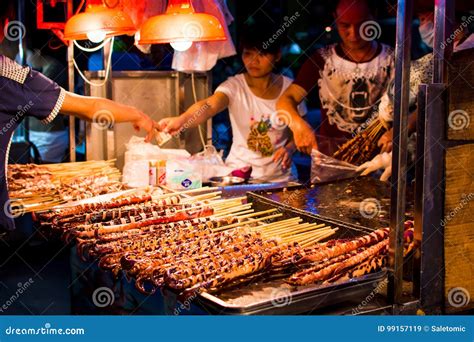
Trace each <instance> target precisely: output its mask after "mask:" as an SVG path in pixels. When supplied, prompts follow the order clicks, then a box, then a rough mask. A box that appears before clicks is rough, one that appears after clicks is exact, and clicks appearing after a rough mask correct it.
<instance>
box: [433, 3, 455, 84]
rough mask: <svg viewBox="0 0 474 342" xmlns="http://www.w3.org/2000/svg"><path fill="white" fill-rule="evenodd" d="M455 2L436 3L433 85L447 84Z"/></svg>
mask: <svg viewBox="0 0 474 342" xmlns="http://www.w3.org/2000/svg"><path fill="white" fill-rule="evenodd" d="M454 5H455V1H454V0H437V1H435V14H434V15H435V17H434V26H435V32H434V46H433V83H445V82H446V68H447V65H446V62H445V61H446V59H449V58H450V57H451V53H452V50H453V42H450V43H448V41H447V38H448V36H449V34H450V33H451V32H452V31H453V30H452V26H453V25H452V23H453V22H454V20H455V18H454V7H455V6H454Z"/></svg>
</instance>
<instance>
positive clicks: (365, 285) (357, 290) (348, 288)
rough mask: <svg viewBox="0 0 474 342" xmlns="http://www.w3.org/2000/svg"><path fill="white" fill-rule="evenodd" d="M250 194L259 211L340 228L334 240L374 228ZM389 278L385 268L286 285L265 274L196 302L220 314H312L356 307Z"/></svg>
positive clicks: (207, 309) (351, 236) (204, 294)
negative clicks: (344, 277)
mask: <svg viewBox="0 0 474 342" xmlns="http://www.w3.org/2000/svg"><path fill="white" fill-rule="evenodd" d="M273 191H275V190H273ZM276 191H278V190H276ZM247 197H248V199H249V202H252V203H253V205H254V206H253V207H254V208H255V209H256V210H266V209H270V208H277V209H278V210H279V212H280V213H282V214H283V218H290V217H295V216H299V217H301V218H302V219H303V220H304V221H305V222H317V223H325V224H326V225H330V226H332V227H337V228H339V230H338V231H337V232H336V234H335V235H333V236H331V239H333V238H337V239H341V238H350V239H352V238H355V237H358V236H361V235H365V234H367V233H368V232H371V231H373V230H372V229H370V228H364V227H359V226H355V225H350V224H347V223H345V222H342V221H337V220H333V219H329V218H326V217H321V216H319V215H316V214H311V213H308V212H305V211H303V210H299V209H295V208H292V207H289V206H287V205H281V204H280V203H278V202H275V201H273V200H270V199H268V198H265V197H263V196H262V195H260V194H258V193H252V192H249V193H247ZM280 219H281V218H280ZM385 277H386V271H381V272H377V273H373V274H368V275H365V276H363V277H358V278H355V279H350V280H347V281H339V282H335V283H333V284H329V285H307V286H298V287H295V286H291V285H289V284H286V283H285V279H286V278H287V277H284V278H279V279H267V280H265V278H264V277H261V278H260V279H259V280H254V281H253V282H250V283H249V284H246V285H240V286H238V287H235V288H229V289H223V290H221V291H219V292H217V293H213V294H210V293H206V292H203V293H200V294H199V295H198V297H197V298H196V302H197V304H198V305H199V306H201V307H202V308H204V309H205V310H206V311H208V312H209V313H211V314H219V315H222V314H224V315H225V314H228V315H253V314H266V315H270V314H272V315H273V314H279V315H285V314H286V315H288V314H301V313H310V312H313V311H318V310H321V309H323V308H325V307H328V306H332V305H337V304H340V303H342V302H352V304H353V305H354V306H357V305H358V304H360V303H361V302H362V301H363V300H364V299H365V297H366V296H367V295H368V294H369V293H370V292H371V291H373V290H374V288H376V287H377V286H378V284H379V283H380V281H382V280H383V279H384V278H385Z"/></svg>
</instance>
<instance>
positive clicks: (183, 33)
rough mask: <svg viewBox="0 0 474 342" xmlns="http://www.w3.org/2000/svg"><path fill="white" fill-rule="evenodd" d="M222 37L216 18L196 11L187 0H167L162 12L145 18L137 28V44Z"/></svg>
mask: <svg viewBox="0 0 474 342" xmlns="http://www.w3.org/2000/svg"><path fill="white" fill-rule="evenodd" d="M216 40H226V36H225V32H224V28H223V27H222V25H221V23H220V22H219V19H217V18H216V17H215V16H213V15H210V14H206V13H196V12H195V11H194V8H193V5H192V4H191V1H189V0H170V3H169V5H168V8H167V9H166V13H165V14H161V15H157V16H154V17H151V18H149V19H148V20H147V21H145V23H144V24H143V25H142V27H141V29H140V40H139V43H140V44H163V43H179V42H203V41H216Z"/></svg>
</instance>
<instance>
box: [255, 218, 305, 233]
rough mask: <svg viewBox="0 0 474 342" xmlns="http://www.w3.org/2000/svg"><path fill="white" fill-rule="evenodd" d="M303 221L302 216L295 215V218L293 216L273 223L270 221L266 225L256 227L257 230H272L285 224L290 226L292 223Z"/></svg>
mask: <svg viewBox="0 0 474 342" xmlns="http://www.w3.org/2000/svg"><path fill="white" fill-rule="evenodd" d="M301 221H303V220H302V219H301V218H299V217H294V218H291V219H287V220H283V221H278V222H273V223H269V224H266V225H261V226H258V227H255V230H265V231H271V230H275V229H276V228H280V227H284V226H286V227H288V226H290V225H293V224H295V223H298V222H301Z"/></svg>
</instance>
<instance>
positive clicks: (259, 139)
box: [247, 115, 273, 157]
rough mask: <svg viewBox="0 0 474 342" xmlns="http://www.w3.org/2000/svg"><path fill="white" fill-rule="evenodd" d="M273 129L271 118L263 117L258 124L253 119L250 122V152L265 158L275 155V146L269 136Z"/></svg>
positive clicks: (248, 141) (248, 145)
mask: <svg viewBox="0 0 474 342" xmlns="http://www.w3.org/2000/svg"><path fill="white" fill-rule="evenodd" d="M271 128H272V123H271V121H270V117H269V116H265V115H263V116H261V118H260V121H258V122H257V121H255V120H254V119H253V118H252V119H251V121H250V133H249V135H248V137H247V147H248V148H249V150H252V151H254V152H259V153H261V154H262V156H263V157H270V156H271V155H273V144H272V141H271V139H270V136H269V135H268V132H269V131H270V129H271Z"/></svg>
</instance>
